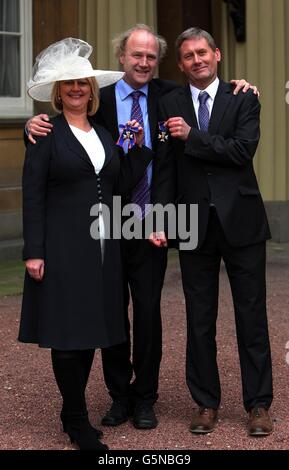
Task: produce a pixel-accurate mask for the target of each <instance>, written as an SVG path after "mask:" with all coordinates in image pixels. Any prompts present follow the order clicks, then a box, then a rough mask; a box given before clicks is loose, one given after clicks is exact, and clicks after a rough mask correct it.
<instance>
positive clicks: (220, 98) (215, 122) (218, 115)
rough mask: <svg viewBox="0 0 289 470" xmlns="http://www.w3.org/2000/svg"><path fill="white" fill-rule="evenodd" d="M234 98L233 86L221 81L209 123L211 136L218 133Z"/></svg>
mask: <svg viewBox="0 0 289 470" xmlns="http://www.w3.org/2000/svg"><path fill="white" fill-rule="evenodd" d="M232 97H233V95H232V86H231V85H230V84H229V83H225V82H223V81H221V80H220V83H219V87H218V91H217V94H216V96H215V100H214V105H213V109H212V112H211V118H210V122H209V129H208V130H209V133H210V134H216V133H217V131H218V128H219V126H220V124H221V121H222V119H223V117H224V114H225V112H226V110H227V107H228V104H229V103H230V101H231V99H232Z"/></svg>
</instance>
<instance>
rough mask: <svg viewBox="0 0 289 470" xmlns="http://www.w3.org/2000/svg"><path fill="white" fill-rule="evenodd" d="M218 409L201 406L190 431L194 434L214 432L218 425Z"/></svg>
mask: <svg viewBox="0 0 289 470" xmlns="http://www.w3.org/2000/svg"><path fill="white" fill-rule="evenodd" d="M217 418H218V410H214V409H213V408H205V407H200V408H199V409H198V411H197V412H196V413H195V415H194V416H193V420H192V422H191V427H190V431H191V432H192V433H194V434H207V433H208V432H212V431H213V430H214V428H215V426H216V423H217Z"/></svg>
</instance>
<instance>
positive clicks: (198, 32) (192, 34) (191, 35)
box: [175, 26, 217, 60]
mask: <svg viewBox="0 0 289 470" xmlns="http://www.w3.org/2000/svg"><path fill="white" fill-rule="evenodd" d="M201 38H204V39H206V40H207V42H208V44H209V46H210V48H211V49H212V50H213V51H214V52H215V50H216V49H217V46H216V43H215V40H214V38H213V37H212V36H211V35H210V33H208V31H205V30H204V29H201V28H198V27H197V26H196V27H193V28H189V29H186V30H185V31H184V32H182V33H181V34H180V35H179V36H178V37H177V40H176V43H175V46H176V54H177V59H178V60H180V48H181V45H182V44H183V42H184V41H186V40H187V39H201Z"/></svg>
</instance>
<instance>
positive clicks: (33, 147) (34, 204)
mask: <svg viewBox="0 0 289 470" xmlns="http://www.w3.org/2000/svg"><path fill="white" fill-rule="evenodd" d="M50 148H51V135H49V136H47V137H42V138H38V139H37V143H36V144H30V143H29V144H28V146H27V150H26V154H25V162H24V167H23V177H22V188H23V238H24V248H23V259H24V260H26V259H29V258H40V259H43V258H44V257H45V203H46V188H47V178H48V171H49V161H50Z"/></svg>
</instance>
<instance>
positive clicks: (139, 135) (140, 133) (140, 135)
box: [126, 119, 144, 147]
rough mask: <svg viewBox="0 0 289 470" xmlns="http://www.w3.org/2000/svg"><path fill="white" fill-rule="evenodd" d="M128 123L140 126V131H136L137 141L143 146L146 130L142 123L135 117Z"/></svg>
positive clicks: (137, 143) (139, 145)
mask: <svg viewBox="0 0 289 470" xmlns="http://www.w3.org/2000/svg"><path fill="white" fill-rule="evenodd" d="M126 124H127V125H128V126H131V127H137V128H138V131H137V132H136V133H135V143H136V145H137V146H138V147H142V145H143V143H144V142H143V140H144V130H143V128H142V127H141V125H140V124H139V123H138V122H137V121H136V120H135V119H133V120H132V121H128V122H127V123H126Z"/></svg>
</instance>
